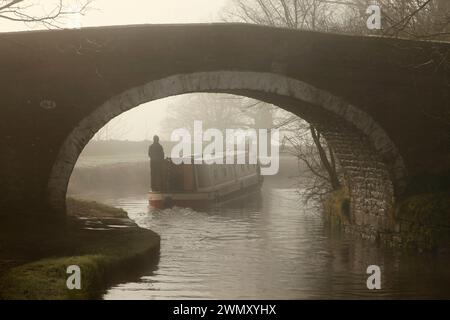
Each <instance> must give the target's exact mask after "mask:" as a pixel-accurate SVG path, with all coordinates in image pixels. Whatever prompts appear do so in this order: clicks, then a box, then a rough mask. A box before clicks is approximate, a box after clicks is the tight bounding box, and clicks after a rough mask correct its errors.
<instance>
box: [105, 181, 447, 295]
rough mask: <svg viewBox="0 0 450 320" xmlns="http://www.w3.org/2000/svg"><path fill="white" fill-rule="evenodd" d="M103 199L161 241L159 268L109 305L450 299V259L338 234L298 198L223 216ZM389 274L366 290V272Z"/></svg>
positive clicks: (270, 200)
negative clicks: (171, 301) (376, 268)
mask: <svg viewBox="0 0 450 320" xmlns="http://www.w3.org/2000/svg"><path fill="white" fill-rule="evenodd" d="M99 198H100V199H98V200H99V201H103V202H106V203H107V204H110V205H113V206H116V207H120V208H123V209H125V210H126V211H127V212H128V214H129V216H130V218H132V219H133V220H134V221H135V222H136V223H137V224H139V225H140V226H141V227H143V228H149V229H152V230H154V231H155V232H157V233H159V234H160V235H161V253H160V259H159V261H158V262H157V263H156V264H155V265H153V266H150V267H149V268H148V270H147V271H146V272H145V273H144V275H142V276H141V277H140V278H139V280H138V281H134V282H128V283H122V284H119V285H116V286H114V287H112V288H110V289H109V290H108V291H107V292H106V293H105V294H104V296H103V298H104V299H312V298H319V299H341V298H343V299H355V298H406V299H408V298H449V297H450V271H449V269H448V265H449V262H450V259H449V256H448V255H447V254H439V255H433V254H424V253H414V254H413V253H410V254H406V253H400V252H399V250H392V249H387V248H385V247H384V248H383V247H378V246H377V245H375V244H374V243H371V242H367V241H364V240H361V239H358V238H352V237H349V236H343V235H341V234H339V233H337V232H332V231H331V230H330V229H329V228H328V227H327V225H326V224H325V223H324V221H323V218H322V216H321V214H320V213H319V210H318V209H317V208H315V206H305V205H304V204H303V202H302V201H301V196H299V194H298V191H297V190H296V189H280V188H272V187H264V188H263V190H262V193H261V195H259V196H255V197H253V198H251V199H247V200H246V201H244V202H240V203H234V204H231V205H227V206H222V207H220V208H214V209H211V210H206V211H195V210H192V209H185V208H173V209H166V210H154V209H151V208H149V207H148V204H147V198H146V196H145V195H141V196H126V197H117V196H116V195H115V196H114V197H113V196H111V197H108V196H105V195H104V194H103V195H102V196H101V197H100V196H99ZM369 265H378V266H380V267H381V270H382V289H381V290H375V291H374V290H368V289H367V287H366V280H367V277H368V275H367V274H366V269H367V267H368V266H369Z"/></svg>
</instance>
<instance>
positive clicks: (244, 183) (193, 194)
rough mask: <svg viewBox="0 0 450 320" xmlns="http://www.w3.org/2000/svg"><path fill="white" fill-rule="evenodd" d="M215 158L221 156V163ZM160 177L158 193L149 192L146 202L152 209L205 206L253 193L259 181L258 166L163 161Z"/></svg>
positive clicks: (222, 155) (259, 171)
mask: <svg viewBox="0 0 450 320" xmlns="http://www.w3.org/2000/svg"><path fill="white" fill-rule="evenodd" d="M216 156H217V157H223V158H224V163H225V156H224V154H221V155H216ZM216 156H215V157H216ZM192 160H194V156H193V157H192ZM160 174H161V175H162V179H161V180H162V186H161V191H153V190H152V191H151V192H149V203H150V206H152V207H154V208H170V207H173V206H178V207H191V208H202V207H208V206H210V205H212V204H217V203H221V202H225V201H229V200H234V199H237V198H240V197H244V196H248V195H249V194H252V193H254V192H257V191H259V190H260V188H261V185H262V182H263V177H262V176H261V170H260V165H259V163H258V164H216V163H214V164H206V163H204V162H202V163H200V164H194V161H192V164H186V163H183V164H175V163H174V162H173V161H172V159H169V158H167V159H166V160H165V161H164V163H163V166H162V172H160Z"/></svg>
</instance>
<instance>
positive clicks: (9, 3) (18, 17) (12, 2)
mask: <svg viewBox="0 0 450 320" xmlns="http://www.w3.org/2000/svg"><path fill="white" fill-rule="evenodd" d="M93 1H94V0H47V1H45V2H44V1H36V0H34V1H33V0H0V19H5V20H10V21H15V22H23V23H37V24H41V25H43V26H45V27H46V28H61V27H62V26H64V24H65V23H66V22H67V18H69V17H70V16H73V15H84V14H85V13H86V12H87V11H88V9H89V8H90V5H91V3H92V2H93Z"/></svg>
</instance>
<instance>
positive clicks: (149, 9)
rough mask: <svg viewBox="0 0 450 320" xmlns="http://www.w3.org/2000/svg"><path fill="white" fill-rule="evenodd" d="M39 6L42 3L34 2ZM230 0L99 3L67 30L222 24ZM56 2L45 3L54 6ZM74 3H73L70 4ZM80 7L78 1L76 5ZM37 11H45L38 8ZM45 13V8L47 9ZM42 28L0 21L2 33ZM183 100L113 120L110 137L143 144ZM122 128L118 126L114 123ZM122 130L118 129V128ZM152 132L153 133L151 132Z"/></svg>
mask: <svg viewBox="0 0 450 320" xmlns="http://www.w3.org/2000/svg"><path fill="white" fill-rule="evenodd" d="M33 1H34V2H35V3H39V1H38V0H31V2H33ZM228 1H229V0H127V1H113V0H95V1H94V2H93V4H92V7H93V8H92V9H91V10H89V12H88V14H87V15H85V16H83V17H76V16H74V17H73V18H72V19H71V21H68V22H67V27H79V26H81V27H92V26H103V25H123V24H152V23H155V24H158V23H199V22H201V23H209V22H220V21H221V11H222V9H223V7H224V5H226V3H227V2H228ZM54 2H55V0H41V3H43V4H44V6H45V5H50V4H52V3H54ZM69 2H70V0H69ZM73 3H76V0H75V1H73ZM36 10H42V9H41V7H37V8H36ZM44 10H45V8H44ZM42 28H43V26H42V25H29V24H28V25H26V24H24V23H21V22H12V21H8V20H5V19H0V31H1V32H10V31H23V30H35V29H42ZM170 101H172V102H173V101H181V100H180V99H179V98H175V100H174V98H172V99H170V98H169V99H163V100H158V101H154V102H152V103H149V104H146V105H142V106H140V107H138V108H135V109H133V110H131V111H129V112H127V113H124V114H122V115H121V116H119V117H120V119H115V120H113V123H112V125H110V127H112V128H113V129H112V130H111V131H112V132H111V131H110V132H108V136H109V137H110V138H114V139H120V140H143V139H146V138H148V137H152V136H153V134H156V133H159V132H160V131H161V130H160V124H161V121H162V120H163V119H164V118H165V116H166V112H165V111H166V108H165V107H166V105H167V103H170ZM119 120H120V121H121V124H119V125H114V121H115V122H116V123H117V121H119ZM116 127H118V128H116ZM149 128H151V129H149Z"/></svg>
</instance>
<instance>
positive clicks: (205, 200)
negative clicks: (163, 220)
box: [149, 183, 261, 209]
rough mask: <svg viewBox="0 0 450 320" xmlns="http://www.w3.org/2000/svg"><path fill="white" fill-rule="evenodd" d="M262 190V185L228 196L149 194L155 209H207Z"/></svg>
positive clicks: (174, 193)
mask: <svg viewBox="0 0 450 320" xmlns="http://www.w3.org/2000/svg"><path fill="white" fill-rule="evenodd" d="M260 188H261V183H258V184H255V185H252V186H248V187H246V188H242V189H239V190H236V191H233V192H230V193H227V194H222V195H220V193H219V192H218V191H214V192H167V193H166V192H149V204H150V206H151V207H153V208H157V209H165V208H172V207H188V208H193V209H201V208H207V207H211V206H214V205H218V204H222V203H225V202H229V201H237V200H240V199H242V198H245V197H247V196H249V195H251V194H254V193H255V192H258V191H259V190H260Z"/></svg>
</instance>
